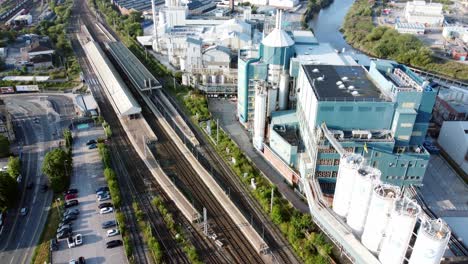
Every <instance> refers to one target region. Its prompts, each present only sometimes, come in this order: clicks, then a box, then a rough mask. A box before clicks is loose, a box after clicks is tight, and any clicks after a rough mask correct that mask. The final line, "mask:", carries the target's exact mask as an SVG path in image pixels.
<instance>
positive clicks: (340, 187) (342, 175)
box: [333, 154, 362, 217]
mask: <svg viewBox="0 0 468 264" xmlns="http://www.w3.org/2000/svg"><path fill="white" fill-rule="evenodd" d="M361 163H362V156H361V155H356V154H345V155H343V157H341V159H340V166H339V168H338V176H337V178H336V186H335V194H334V197H333V211H334V212H335V213H336V214H338V215H339V216H341V217H346V215H347V214H348V209H349V202H350V200H351V192H352V190H353V184H354V180H355V177H356V176H357V175H356V174H357V170H358V169H359V167H360V166H361Z"/></svg>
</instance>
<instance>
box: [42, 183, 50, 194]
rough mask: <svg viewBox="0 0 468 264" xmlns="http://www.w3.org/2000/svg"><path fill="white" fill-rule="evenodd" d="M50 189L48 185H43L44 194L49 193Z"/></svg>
mask: <svg viewBox="0 0 468 264" xmlns="http://www.w3.org/2000/svg"><path fill="white" fill-rule="evenodd" d="M48 189H49V186H48V185H47V184H43V185H42V186H41V191H42V192H43V193H44V192H47V190H48Z"/></svg>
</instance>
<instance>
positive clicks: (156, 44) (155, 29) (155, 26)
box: [151, 0, 167, 52]
mask: <svg viewBox="0 0 468 264" xmlns="http://www.w3.org/2000/svg"><path fill="white" fill-rule="evenodd" d="M166 3H167V1H166ZM151 10H152V12H153V50H154V51H157V52H158V51H159V39H158V21H157V20H156V3H155V0H151Z"/></svg>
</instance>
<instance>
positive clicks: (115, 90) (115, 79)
mask: <svg viewBox="0 0 468 264" xmlns="http://www.w3.org/2000/svg"><path fill="white" fill-rule="evenodd" d="M84 48H85V51H86V54H87V56H88V59H89V60H90V62H91V64H92V66H93V68H94V70H95V71H96V74H97V76H98V78H99V79H100V80H101V84H102V85H103V87H104V88H105V90H106V94H107V95H108V97H110V98H109V101H111V103H112V105H113V107H114V109H116V111H117V112H118V113H117V114H118V115H119V116H129V115H135V114H139V113H141V107H140V105H139V104H138V103H137V101H136V100H135V98H134V97H133V95H132V94H131V92H130V91H129V90H128V88H127V86H126V85H125V83H124V82H123V81H122V79H121V78H120V76H119V75H118V73H117V71H116V70H115V68H114V66H112V63H111V62H110V61H109V59H108V58H107V57H106V55H104V52H103V51H102V50H101V48H100V47H99V46H98V45H97V43H96V42H94V41H90V42H89V43H87V44H86V45H85V46H84Z"/></svg>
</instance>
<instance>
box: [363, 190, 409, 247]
mask: <svg viewBox="0 0 468 264" xmlns="http://www.w3.org/2000/svg"><path fill="white" fill-rule="evenodd" d="M399 191H400V190H399V188H398V187H396V186H393V185H389V184H378V185H376V186H375V187H374V189H373V192H372V197H371V202H370V205H369V211H368V212H367V217H366V223H365V225H364V232H363V233H362V238H361V242H362V244H363V245H364V246H365V247H366V248H367V249H369V250H370V251H371V252H372V253H377V251H378V250H379V247H380V243H381V242H382V238H383V235H384V231H385V228H386V227H387V224H388V220H389V214H390V210H391V209H392V205H393V202H394V201H395V199H396V197H397V195H398V194H399Z"/></svg>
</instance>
